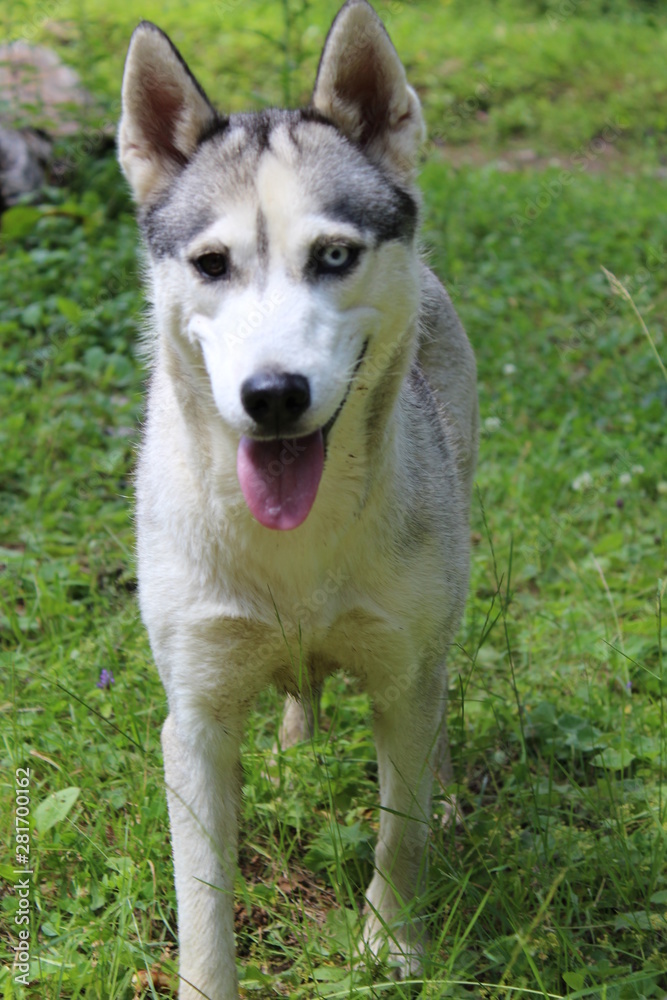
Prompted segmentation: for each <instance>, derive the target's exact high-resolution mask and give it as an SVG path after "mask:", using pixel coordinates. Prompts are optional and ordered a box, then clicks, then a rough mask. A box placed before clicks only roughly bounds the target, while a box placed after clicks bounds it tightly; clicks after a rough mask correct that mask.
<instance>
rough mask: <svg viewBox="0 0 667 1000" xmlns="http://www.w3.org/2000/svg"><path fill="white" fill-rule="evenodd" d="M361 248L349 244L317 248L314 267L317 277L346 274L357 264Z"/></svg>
mask: <svg viewBox="0 0 667 1000" xmlns="http://www.w3.org/2000/svg"><path fill="white" fill-rule="evenodd" d="M360 253H361V247H357V246H350V244H349V243H323V244H321V245H320V246H318V247H316V249H315V251H314V253H313V257H312V266H313V270H314V273H315V274H316V275H325V274H344V273H346V272H347V271H349V270H350V269H351V268H352V267H353V266H354V264H356V262H357V260H358V258H359V254H360Z"/></svg>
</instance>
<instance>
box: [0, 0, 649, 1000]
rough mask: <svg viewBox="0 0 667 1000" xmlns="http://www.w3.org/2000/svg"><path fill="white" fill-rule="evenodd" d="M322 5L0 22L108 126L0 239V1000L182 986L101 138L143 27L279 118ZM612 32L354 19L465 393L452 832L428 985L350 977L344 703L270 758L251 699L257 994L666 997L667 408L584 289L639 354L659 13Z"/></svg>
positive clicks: (294, 88)
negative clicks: (416, 193) (380, 87)
mask: <svg viewBox="0 0 667 1000" xmlns="http://www.w3.org/2000/svg"><path fill="white" fill-rule="evenodd" d="M334 6H335V4H331V3H322V4H318V6H317V12H316V13H315V12H314V11H312V10H310V9H309V8H305V9H304V10H303V11H302V12H299V11H298V10H296V8H295V6H294V5H291V6H289V9H290V10H291V11H292V12H293V14H294V17H293V20H292V21H291V22H290V24H289V25H288V27H287V28H286V26H285V20H284V16H283V15H284V10H283V7H282V6H281V5H279V4H278V3H268V2H267V3H260V2H254V3H245V4H240V3H238V2H236V0H226V2H224V3H220V4H218V5H217V7H216V6H215V5H212V6H211V5H208V6H207V5H204V4H203V3H201V2H199V0H195V2H193V3H191V4H190V5H189V6H188V10H187V13H186V12H185V11H184V8H183V7H182V5H177V4H175V3H164V4H162V5H160V4H158V3H156V2H155V0H148V2H147V3H146V4H145V5H143V6H142V9H141V11H139V10H131V11H129V12H126V13H121V12H117V11H115V9H114V5H112V4H111V3H110V2H106V0H105V2H104V3H100V4H98V5H96V6H95V7H94V8H93V6H92V4H91V5H86V4H84V3H74V2H70V0H63V2H58V3H56V2H54V3H53V4H51V5H50V6H48V5H47V6H44V5H42V6H40V5H38V4H33V3H26V4H23V5H20V4H14V5H12V7H11V9H10V11H5V10H3V12H2V13H1V14H0V21H1V22H4V28H5V30H6V32H7V33H8V34H9V37H29V38H30V39H31V40H36V41H48V42H49V43H50V44H54V38H56V37H58V38H59V39H61V42H60V44H61V47H62V53H63V55H64V57H66V58H68V59H69V60H70V61H71V62H73V63H75V64H76V65H78V67H79V68H80V70H81V71H82V73H83V75H84V78H85V80H86V82H87V84H88V86H89V87H90V88H91V89H92V90H93V91H94V92H95V93H96V94H97V95H99V97H100V102H101V113H100V112H99V111H98V112H97V113H96V115H97V117H95V114H94V113H92V112H91V117H90V120H89V121H88V122H87V126H86V127H87V131H84V133H83V136H82V137H80V138H79V139H77V140H73V141H71V142H70V144H69V145H68V146H67V147H66V148H63V149H62V150H61V153H62V155H63V156H64V157H65V162H66V167H67V169H66V171H65V184H64V185H63V186H61V187H57V188H56V187H51V188H49V189H47V190H46V191H45V192H44V193H43V196H42V197H41V199H40V201H39V203H38V204H37V205H36V206H26V207H24V208H20V209H15V210H13V211H11V212H9V213H7V214H6V215H5V217H4V219H3V228H2V243H1V245H0V304H1V309H0V337H1V338H2V355H1V359H0V360H1V369H0V398H1V399H2V400H3V407H2V420H1V423H0V448H1V449H2V470H3V476H2V478H3V484H4V486H5V490H4V492H3V494H2V496H1V497H0V533H1V537H0V544H1V545H2V552H1V554H0V556H1V560H2V563H3V564H4V566H5V572H4V574H3V581H2V598H1V604H0V626H1V628H2V664H3V666H2V671H1V673H0V685H1V688H2V693H1V694H0V702H1V705H0V708H1V710H2V728H1V736H2V749H1V750H0V754H1V758H2V765H3V780H2V786H1V789H0V794H1V796H2V798H1V801H2V810H1V814H2V829H3V841H4V843H6V845H7V849H6V851H5V852H4V854H3V857H2V858H1V859H0V862H1V864H0V874H2V875H3V877H4V878H5V883H4V886H5V892H4V895H3V899H2V908H1V911H0V923H1V924H2V926H3V931H4V932H5V936H6V938H7V941H8V943H9V946H10V948H11V947H13V946H14V945H15V944H17V943H19V940H20V939H19V937H18V934H19V930H20V929H21V927H22V926H26V925H20V924H16V923H15V915H16V914H17V905H19V906H20V904H19V903H18V900H19V897H18V895H17V892H16V887H17V880H20V879H21V875H17V874H15V862H16V857H17V851H18V853H19V854H23V855H24V856H25V851H21V850H19V848H24V847H25V846H28V845H27V844H25V842H24V840H23V839H19V840H17V838H16V837H15V833H16V831H17V830H18V831H19V833H20V836H21V838H24V837H25V834H24V833H23V830H24V826H23V823H22V822H21V823H20V824H19V826H18V827H17V826H16V822H17V817H18V818H19V819H22V814H20V809H21V808H23V807H22V806H19V809H18V810H17V809H16V808H15V807H16V805H17V803H19V802H20V803H22V802H23V801H24V800H23V799H22V798H21V799H18V798H17V797H16V785H17V780H18V784H19V785H21V784H22V783H24V778H25V775H23V774H22V773H20V774H19V775H18V779H16V780H15V771H16V769H17V768H23V769H27V768H29V769H30V775H29V789H28V791H29V798H30V809H31V815H32V827H31V828H30V829H31V832H30V843H29V846H30V850H31V854H30V863H31V868H30V869H29V870H30V871H31V874H30V875H29V876H28V879H29V896H28V897H27V898H28V900H29V910H28V911H27V912H29V916H30V921H29V923H28V924H27V927H28V928H29V930H30V934H31V938H30V940H31V949H30V957H31V962H30V971H29V975H28V978H29V980H30V985H29V986H25V987H24V986H22V985H20V984H18V983H17V982H16V981H15V976H16V971H15V970H14V971H13V972H11V971H10V968H9V965H8V964H7V963H5V966H4V968H3V969H2V970H0V988H1V989H2V990H4V993H3V994H2V995H3V996H5V997H26V998H49V1000H55V998H83V997H85V998H100V1000H102V998H104V1000H106V998H112V1000H129V998H132V997H133V996H134V995H135V992H136V993H137V994H138V995H139V994H140V988H141V984H142V983H143V984H144V985H146V989H147V993H146V995H147V996H157V995H158V990H159V988H164V989H166V990H168V984H169V982H173V972H174V969H175V944H174V932H175V913H174V900H173V891H172V887H171V862H170V857H169V841H168V829H167V817H166V803H165V799H164V793H163V790H162V780H161V760H160V751H159V729H160V725H161V721H162V719H163V718H164V715H165V700H164V695H163V692H162V689H161V687H160V684H159V682H158V680H157V677H156V674H155V671H154V668H153V667H152V664H151V660H150V654H149V650H148V645H147V642H146V639H145V636H144V633H143V630H142V627H141V624H140V622H139V621H138V617H137V611H136V605H135V597H134V594H133V590H134V562H133V558H134V557H133V548H132V546H133V542H132V524H131V514H130V511H131V492H132V486H131V470H132V465H133V457H134V448H135V445H136V441H137V437H138V428H139V425H140V420H141V409H142V394H143V378H144V373H143V370H142V368H141V364H140V362H139V360H138V358H137V351H136V345H137V339H138V328H139V326H140V324H141V308H142V307H141V295H140V292H139V289H138V277H137V266H136V257H135V247H136V231H135V226H134V222H133V219H132V209H131V205H130V204H129V200H128V198H127V195H126V193H125V190H124V186H123V184H122V183H121V182H120V180H119V176H118V171H117V168H116V166H115V163H114V161H113V159H112V158H111V156H110V155H109V154H106V153H104V150H103V144H102V143H101V142H99V141H98V139H97V135H98V133H97V132H95V131H94V126H96V125H97V124H99V122H100V118H101V119H102V120H104V118H105V116H106V117H108V118H109V119H111V118H112V117H114V116H115V114H116V110H115V103H114V102H115V101H116V100H117V83H118V78H119V74H120V70H121V66H122V57H123V50H124V47H125V43H126V40H127V35H128V31H129V29H130V26H131V24H132V23H134V22H135V21H136V20H137V19H138V17H139V16H140V15H145V16H149V17H153V18H154V19H155V20H157V21H159V23H161V24H162V25H163V26H165V27H166V28H168V29H169V30H173V32H174V36H175V38H176V40H177V41H178V43H179V44H180V45H182V47H183V49H184V51H185V54H186V55H187V56H188V57H189V58H191V59H192V60H193V62H195V61H196V63H197V67H199V68H201V76H202V79H203V82H204V83H205V85H206V86H207V87H208V88H209V89H210V91H211V93H212V94H214V95H215V96H216V97H219V98H220V100H221V102H222V101H223V100H224V101H225V104H226V106H229V107H232V108H238V107H242V106H248V105H254V106H258V105H259V104H260V103H262V102H263V101H264V100H269V101H281V100H282V99H283V97H284V96H289V97H290V98H291V99H292V100H297V99H300V98H302V97H305V95H306V81H307V80H308V79H309V78H310V77H311V76H312V73H313V70H314V64H315V59H316V53H317V50H318V48H319V46H320V44H321V41H322V38H323V33H324V30H325V25H326V22H327V20H328V18H329V15H330V14H331V13H332V10H333V8H334ZM47 8H48V9H47ZM604 8H605V5H604V4H603V3H601V2H600V3H596V2H594V0H589V2H585V0H582V2H581V3H579V4H577V3H576V2H572V3H557V2H553V3H551V2H548V0H545V2H544V3H542V4H540V3H537V2H535V3H532V4H531V3H528V2H526V3H523V4H519V3H518V2H517V3H516V4H513V5H510V4H499V5H491V4H489V3H482V2H481V0H479V2H477V0H470V2H468V3H466V4H465V5H464V4H463V3H458V2H452V3H450V4H446V5H439V4H436V3H435V2H433V3H430V2H426V3H423V4H420V5H419V8H417V5H416V4H411V5H410V4H407V3H402V4H401V3H386V4H385V5H384V6H382V5H380V6H379V7H378V9H379V10H380V11H381V12H383V13H384V14H385V16H386V19H387V21H388V23H389V25H390V29H391V31H392V34H393V35H394V37H395V40H396V42H397V44H398V47H399V49H400V51H401V53H402V54H404V55H405V58H406V62H407V63H408V65H409V67H410V71H411V78H412V79H413V81H414V82H415V83H416V84H417V86H418V88H419V90H420V93H421V94H422V96H423V98H424V102H425V107H426V111H427V116H428V118H429V123H430V125H431V131H432V135H434V136H435V139H434V141H432V142H431V144H430V145H429V146H428V147H427V148H426V150H425V165H424V170H423V175H422V180H423V188H424V192H425V204H426V213H425V214H426V219H427V222H426V224H425V227H424V242H425V248H426V251H427V253H428V255H429V257H430V260H431V263H432V265H433V266H434V267H435V269H436V270H437V271H438V273H439V274H440V276H441V277H442V278H443V279H444V280H445V281H446V283H447V284H448V287H449V288H450V290H451V292H452V295H453V297H454V300H455V303H456V305H457V308H458V309H459V312H460V314H461V316H462V318H463V320H464V322H465V324H466V327H467V329H468V331H469V334H470V337H471V340H472V342H473V344H474V347H475V350H476V353H477V357H478V362H479V370H480V405H481V412H482V425H483V440H482V447H481V453H480V464H479V471H478V476H477V484H478V494H477V497H476V500H475V504H474V509H473V532H474V536H473V537H474V541H475V546H474V553H473V567H472V583H471V594H470V600H469V604H468V609H467V613H466V617H465V622H464V625H463V627H462V630H461V634H460V637H459V645H458V647H457V648H456V649H455V650H454V652H453V655H452V671H451V692H450V693H451V708H450V716H449V719H450V729H451V736H452V743H453V756H454V764H455V775H456V780H455V787H453V788H452V789H450V790H449V791H455V792H456V794H457V795H458V797H459V801H460V803H461V806H462V812H463V820H462V823H461V824H460V825H459V826H457V827H453V826H450V827H449V828H447V829H445V830H444V831H443V830H442V829H441V827H440V824H439V823H438V822H437V820H435V821H434V824H433V835H432V841H431V855H430V872H429V877H428V888H427V893H426V897H425V899H424V900H423V903H424V907H425V909H426V910H427V911H428V912H429V913H430V915H431V916H430V928H431V936H432V939H433V957H432V965H431V967H430V969H429V970H428V976H427V979H426V980H425V981H424V982H423V983H422V982H420V983H416V984H413V985H412V986H409V985H397V984H395V983H393V982H392V981H391V978H390V977H389V975H388V973H387V970H384V971H380V972H379V973H376V975H375V984H374V985H371V983H372V979H371V977H370V975H369V974H368V973H367V972H366V971H365V970H355V971H354V972H351V971H350V957H351V954H352V951H353V947H354V941H355V940H356V937H357V935H358V930H359V906H360V902H361V899H362V892H363V887H364V885H365V884H366V882H367V881H368V878H369V874H370V871H371V865H372V845H373V842H374V836H375V830H376V826H377V812H376V800H377V788H376V772H375V764H374V753H373V747H372V741H371V739H370V730H369V707H368V703H367V701H366V699H365V698H364V697H363V696H362V695H360V694H358V693H356V692H355V691H354V689H352V688H349V687H348V684H347V682H346V680H345V679H344V678H336V679H334V681H333V682H332V683H331V684H330V686H329V687H328V688H327V691H326V696H325V702H324V708H325V715H326V726H325V728H324V730H323V732H322V734H321V735H320V736H319V737H318V738H317V740H316V741H315V744H314V745H312V746H311V745H306V746H302V747H299V748H297V749H295V750H291V751H289V752H286V753H284V754H282V755H280V757H279V758H278V764H277V765H275V764H272V763H271V748H272V745H273V743H274V740H275V734H276V724H277V718H278V698H277V696H276V695H275V694H274V693H272V692H267V693H266V694H265V695H264V696H263V698H262V700H261V704H260V705H259V706H258V710H257V712H256V713H255V716H254V719H253V724H252V726H251V727H250V729H249V732H248V736H247V741H246V747H245V751H244V768H245V772H244V773H245V777H244V783H245V798H244V816H243V832H242V838H241V839H242V850H241V857H240V873H239V877H238V886H237V889H238V892H237V899H238V905H237V932H238V946H239V962H240V965H241V980H242V986H243V990H244V995H246V996H256V997H258V998H262V997H266V998H269V997H272V996H277V995H280V996H290V997H299V998H301V997H303V998H310V997H348V996H350V997H352V996H354V997H368V996H377V997H396V998H399V997H408V996H423V997H459V998H460V997H471V998H480V997H488V998H504V997H530V996H538V997H551V996H554V997H568V998H571V1000H575V998H580V997H581V998H583V997H591V998H604V1000H623V998H642V997H652V998H653V997H656V998H663V1000H664V997H665V996H667V866H666V863H665V861H666V851H667V801H666V800H667V778H666V772H665V765H666V758H667V727H666V726H665V718H664V696H665V693H666V689H665V680H664V678H663V646H664V643H665V639H666V629H665V626H664V623H663V621H662V617H661V615H662V603H663V601H664V581H665V578H666V575H667V574H666V572H665V518H666V514H667V470H666V469H665V458H664V456H665V444H666V443H667V442H666V431H665V427H666V423H665V415H666V406H667V381H666V380H665V377H664V376H663V373H662V371H661V368H660V365H659V363H658V361H657V360H656V357H655V355H654V353H653V351H652V348H651V345H650V343H649V341H648V339H647V337H646V335H645V333H644V332H643V330H642V327H641V325H640V323H639V322H638V320H637V317H636V316H635V314H634V313H633V311H632V308H631V306H630V305H629V303H627V302H626V301H625V300H624V299H623V298H621V297H619V296H614V295H611V294H610V286H609V283H608V281H607V279H606V277H605V276H604V274H603V272H602V270H601V267H602V266H604V267H606V268H608V269H609V270H610V271H611V272H613V273H614V274H616V275H617V276H618V277H620V278H622V279H623V281H624V284H625V286H626V288H627V289H628V290H629V291H630V292H631V293H632V296H633V298H634V301H635V303H636V305H637V307H638V309H639V310H640V312H641V314H642V316H643V317H644V319H645V321H646V323H647V324H648V328H649V330H650V333H651V335H652V337H653V339H654V341H655V344H656V347H657V351H658V352H659V354H661V355H662V358H663V360H664V359H665V354H666V353H667V352H666V349H665V340H664V333H665V320H664V315H665V308H664V307H665V301H666V298H667V246H666V245H665V235H664V234H665V231H666V227H667V189H666V187H665V181H664V176H663V175H662V170H661V157H662V152H663V149H664V142H665V122H664V114H665V112H664V108H665V106H666V104H665V100H664V97H665V94H664V91H665V89H666V87H667V83H666V79H667V78H666V77H665V74H664V64H665V49H666V38H667V20H666V19H665V16H664V15H663V14H662V13H661V10H660V8H659V6H658V5H655V6H651V5H650V4H640V3H637V4H635V5H631V4H629V3H628V4H624V5H623V9H622V10H620V11H619V10H615V11H614V10H612V11H611V12H609V11H606V10H605V9H604ZM10 14H11V19H10ZM260 27H261V32H263V34H262V33H260V31H259V29H260ZM56 29H57V30H56ZM276 37H277V38H279V39H282V40H283V42H284V40H285V37H287V44H284V45H283V47H282V49H281V47H280V46H279V45H276V43H275V42H273V41H272V40H271V38H276ZM196 53H198V55H195V54H196ZM609 127H612V128H617V130H618V131H617V133H616V134H614V132H613V131H612V132H609V131H607V132H606V133H605V131H604V130H605V129H606V128H609ZM445 140H446V142H447V145H443V143H444V141H445ZM452 143H454V144H455V145H456V149H455V150H454V151H452ZM454 159H455V160H456V163H457V164H458V165H457V166H456V167H455V166H452V162H451V161H452V160H454ZM552 161H553V162H552ZM550 163H551V165H550ZM511 166H520V167H521V169H516V170H509V169H508V167H511ZM538 168H539V169H538ZM103 669H104V670H107V671H111V672H112V673H113V675H114V678H115V680H114V683H113V685H111V686H110V687H109V688H106V689H102V688H98V687H97V686H96V685H97V682H98V680H99V678H100V672H101V671H102V670H103ZM343 692H344V695H345V696H344V697H341V695H342V694H343ZM70 789H73V791H69V790H70ZM18 791H19V794H20V795H23V794H25V792H24V790H23V789H22V788H21V787H19V789H18ZM437 811H438V812H441V811H442V804H441V803H439V804H438V805H437ZM21 912H23V911H22V910H21V909H19V910H18V914H19V915H20V913H21ZM147 970H150V971H147ZM151 983H152V985H151ZM137 984H139V985H137ZM160 984H162V986H161V985H160ZM167 995H168V994H167Z"/></svg>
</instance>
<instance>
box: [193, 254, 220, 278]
mask: <svg viewBox="0 0 667 1000" xmlns="http://www.w3.org/2000/svg"><path fill="white" fill-rule="evenodd" d="M192 263H193V264H194V266H195V268H196V269H197V270H198V271H199V273H200V274H201V275H202V276H203V277H204V278H224V277H225V276H226V275H227V273H228V271H229V260H228V259H227V254H224V253H203V254H202V255H201V257H196V258H195V259H194V260H193V262H192Z"/></svg>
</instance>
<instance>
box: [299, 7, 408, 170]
mask: <svg viewBox="0 0 667 1000" xmlns="http://www.w3.org/2000/svg"><path fill="white" fill-rule="evenodd" d="M312 105H313V107H314V108H316V109H317V110H318V111H320V112H321V113H322V114H323V115H325V116H326V117H327V118H330V119H331V120H332V121H333V122H335V124H336V125H337V126H338V127H339V128H340V130H341V131H342V132H343V133H344V135H346V136H347V137H348V138H349V139H351V140H352V141H353V142H354V143H356V144H357V145H358V146H360V147H361V148H362V149H363V151H364V152H365V153H366V155H367V156H368V157H369V159H371V160H373V161H374V162H377V163H382V164H383V165H385V166H388V167H389V168H390V169H392V170H393V171H394V172H396V173H398V174H399V176H401V177H402V178H405V179H411V178H412V176H413V174H414V170H415V167H416V164H417V154H418V152H419V145H420V143H421V142H422V141H423V139H424V135H425V130H424V119H423V118H422V113H421V106H420V104H419V98H418V97H417V95H416V94H415V92H414V90H413V89H412V87H410V86H409V85H408V81H407V78H406V75H405V70H404V68H403V64H402V63H401V60H400V59H399V57H398V53H397V52H396V49H395V48H394V46H393V45H392V43H391V39H390V38H389V35H388V34H387V32H386V30H385V27H384V25H383V24H382V21H381V20H380V19H379V17H378V16H377V14H376V13H375V11H374V10H373V8H372V7H371V5H370V4H369V3H367V0H347V3H346V4H345V5H344V6H343V7H342V8H341V10H340V11H339V12H338V16H337V17H336V19H335V21H334V22H333V24H332V26H331V29H330V31H329V34H328V36H327V40H326V42H325V43H324V51H323V52H322V57H321V59H320V65H319V69H318V71H317V80H316V82H315V90H314V91H313V98H312Z"/></svg>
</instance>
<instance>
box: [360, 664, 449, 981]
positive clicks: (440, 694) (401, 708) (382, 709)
mask: <svg viewBox="0 0 667 1000" xmlns="http://www.w3.org/2000/svg"><path fill="white" fill-rule="evenodd" d="M394 687H395V689H396V690H398V688H397V687H396V686H394ZM389 690H390V691H391V690H392V689H391V687H390V689H389ZM446 694H447V684H446V673H445V671H444V670H442V671H441V673H439V674H438V675H437V676H433V675H431V676H429V678H428V681H427V682H426V680H424V682H422V683H420V682H419V680H417V681H416V682H414V681H413V683H412V684H411V686H410V687H409V689H408V690H407V691H404V692H401V694H400V697H396V698H394V699H393V700H392V699H391V698H389V697H388V696H387V694H386V693H384V692H380V691H377V692H375V698H374V702H375V743H376V747H377V756H378V770H379V777H380V808H381V811H380V831H379V835H378V843H377V847H376V851H375V874H374V876H373V879H372V881H371V884H370V886H369V888H368V891H367V893H366V900H367V909H368V917H367V921H366V926H365V929H364V942H365V945H366V947H368V948H369V949H370V951H371V952H372V954H373V955H374V956H379V955H380V953H381V951H382V950H383V947H384V946H385V944H388V946H389V958H390V960H391V961H393V962H396V963H397V964H398V966H399V971H400V974H401V975H403V976H405V975H412V974H418V973H419V971H420V969H421V955H422V952H423V948H424V934H423V932H422V929H421V922H420V920H419V918H418V917H417V918H416V917H415V912H414V910H415V905H416V904H418V903H419V894H420V889H421V887H422V885H423V882H424V878H425V874H426V845H427V839H428V833H429V826H430V816H431V796H432V790H433V779H434V772H435V770H436V769H437V766H438V762H439V761H438V758H439V756H440V754H441V752H442V746H441V740H440V739H439V730H440V727H441V724H442V719H443V712H444V708H445V701H446Z"/></svg>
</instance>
